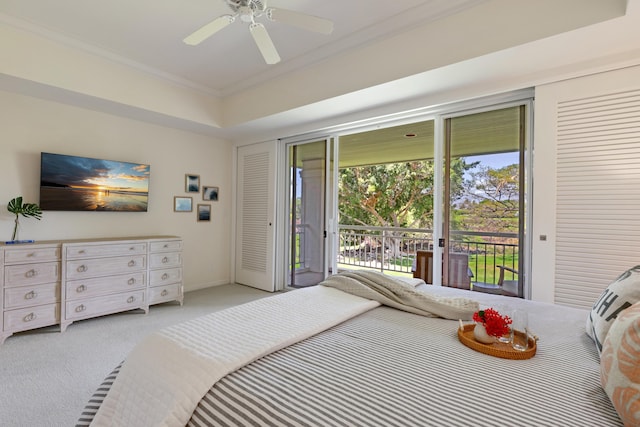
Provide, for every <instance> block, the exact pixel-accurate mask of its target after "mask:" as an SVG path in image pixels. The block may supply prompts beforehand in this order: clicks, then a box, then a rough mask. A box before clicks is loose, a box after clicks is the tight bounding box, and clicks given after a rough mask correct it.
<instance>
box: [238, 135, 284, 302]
mask: <svg viewBox="0 0 640 427" xmlns="http://www.w3.org/2000/svg"><path fill="white" fill-rule="evenodd" d="M275 156H276V143H275V142H267V143H261V144H255V145H250V146H244V147H239V148H238V169H237V170H238V176H237V183H238V185H237V221H236V223H237V235H236V269H235V270H236V282H238V283H242V284H244V285H248V286H252V287H254V288H258V289H262V290H265V291H270V292H273V291H275V279H274V253H275V247H274V242H275V223H274V218H275V160H276V157H275Z"/></svg>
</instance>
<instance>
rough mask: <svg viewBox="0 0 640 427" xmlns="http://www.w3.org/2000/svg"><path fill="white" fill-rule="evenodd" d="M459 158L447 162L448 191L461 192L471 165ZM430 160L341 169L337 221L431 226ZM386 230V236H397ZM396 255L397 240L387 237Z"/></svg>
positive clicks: (401, 226)
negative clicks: (449, 178) (450, 175)
mask: <svg viewBox="0 0 640 427" xmlns="http://www.w3.org/2000/svg"><path fill="white" fill-rule="evenodd" d="M475 164H476V163H473V164H467V163H466V162H465V160H464V159H463V158H461V159H455V160H453V161H452V164H451V171H452V172H451V173H452V179H451V182H452V193H453V194H456V195H462V194H463V193H464V184H465V182H464V179H463V176H464V173H465V172H466V171H467V170H469V169H470V168H472V167H473V166H475ZM433 172H434V165H433V162H432V161H415V162H405V163H389V164H383V165H373V166H362V167H355V168H347V169H342V170H341V171H340V182H339V193H338V194H339V200H338V203H339V211H340V223H341V224H347V225H367V226H378V227H399V228H433V222H432V221H433V219H432V217H433V189H434V174H433ZM399 235H400V234H399V233H398V232H389V233H388V234H387V235H386V236H387V237H396V238H397V237H399ZM389 242H390V249H391V252H392V256H398V255H399V251H400V248H399V246H398V244H399V239H390V240H389Z"/></svg>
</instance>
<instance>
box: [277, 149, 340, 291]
mask: <svg viewBox="0 0 640 427" xmlns="http://www.w3.org/2000/svg"><path fill="white" fill-rule="evenodd" d="M329 148H330V143H329V141H328V140H325V139H322V140H318V141H312V142H306V143H297V144H290V145H289V146H288V148H287V157H288V172H289V173H288V183H287V188H288V197H287V199H288V213H289V215H288V224H287V228H288V233H287V235H288V238H287V244H288V251H287V252H288V253H287V256H288V272H287V285H288V286H291V287H306V286H313V285H316V284H318V283H320V282H321V281H322V280H324V278H325V277H326V275H327V273H328V265H327V259H328V258H327V222H326V211H327V208H328V206H329V205H330V204H329V203H327V199H328V198H327V189H328V188H331V185H330V177H331V173H330V172H329V171H330V170H331V169H330V165H331V162H330V160H329V159H330V155H328V154H327V152H328V150H329ZM328 183H329V184H328Z"/></svg>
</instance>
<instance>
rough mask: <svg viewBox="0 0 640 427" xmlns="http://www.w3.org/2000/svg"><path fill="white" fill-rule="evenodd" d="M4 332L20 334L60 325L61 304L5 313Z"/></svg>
mask: <svg viewBox="0 0 640 427" xmlns="http://www.w3.org/2000/svg"><path fill="white" fill-rule="evenodd" d="M3 319H4V325H3V330H5V331H10V332H20V331H26V330H29V329H35V328H42V327H44V326H50V325H55V324H58V323H60V304H47V305H39V306H37V307H29V308H21V309H17V310H8V311H5V312H4V316H3Z"/></svg>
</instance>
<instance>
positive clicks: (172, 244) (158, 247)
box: [149, 240, 182, 252]
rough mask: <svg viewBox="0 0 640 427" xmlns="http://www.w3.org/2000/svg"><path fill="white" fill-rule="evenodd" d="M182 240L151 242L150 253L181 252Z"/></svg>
mask: <svg viewBox="0 0 640 427" xmlns="http://www.w3.org/2000/svg"><path fill="white" fill-rule="evenodd" d="M181 250H182V240H167V241H162V242H150V243H149V252H171V251H181Z"/></svg>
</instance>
